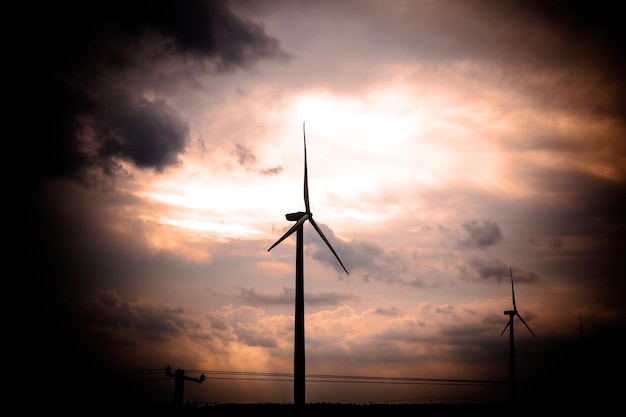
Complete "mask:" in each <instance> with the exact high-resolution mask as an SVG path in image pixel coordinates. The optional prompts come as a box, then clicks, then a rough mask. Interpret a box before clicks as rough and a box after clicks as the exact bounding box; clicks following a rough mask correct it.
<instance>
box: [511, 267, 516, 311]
mask: <svg viewBox="0 0 626 417" xmlns="http://www.w3.org/2000/svg"><path fill="white" fill-rule="evenodd" d="M509 271H511V296H512V297H513V310H515V311H517V307H516V306H515V288H513V269H512V268H511V264H509Z"/></svg>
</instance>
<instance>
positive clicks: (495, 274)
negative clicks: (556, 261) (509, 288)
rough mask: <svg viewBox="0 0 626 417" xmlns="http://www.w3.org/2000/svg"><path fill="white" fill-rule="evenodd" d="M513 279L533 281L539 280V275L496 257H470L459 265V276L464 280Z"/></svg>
mask: <svg viewBox="0 0 626 417" xmlns="http://www.w3.org/2000/svg"><path fill="white" fill-rule="evenodd" d="M511 270H512V271H513V272H512V274H513V279H514V281H515V282H516V283H518V282H519V283H521V282H525V283H534V282H537V281H538V280H539V276H538V275H537V274H536V273H534V272H531V271H525V270H522V269H519V268H516V267H513V266H511V265H509V264H505V263H504V262H502V261H500V260H498V259H481V258H472V259H470V260H469V261H467V262H466V263H465V264H463V265H462V266H461V277H462V279H463V280H466V281H474V282H494V283H500V282H502V281H509V280H510V279H511Z"/></svg>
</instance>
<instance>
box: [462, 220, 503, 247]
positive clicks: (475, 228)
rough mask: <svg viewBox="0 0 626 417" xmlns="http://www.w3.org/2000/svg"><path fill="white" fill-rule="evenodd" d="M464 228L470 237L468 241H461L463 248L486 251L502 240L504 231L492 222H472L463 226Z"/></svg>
mask: <svg viewBox="0 0 626 417" xmlns="http://www.w3.org/2000/svg"><path fill="white" fill-rule="evenodd" d="M463 228H464V229H465V230H466V231H467V233H468V234H469V236H468V237H467V238H466V239H462V240H461V239H459V241H458V244H459V247H461V248H478V249H485V248H487V247H489V246H494V245H496V244H497V243H499V242H500V241H501V240H502V230H501V229H500V225H499V224H498V223H496V222H494V221H491V220H481V221H480V222H478V221H476V220H471V221H469V222H467V223H465V224H463Z"/></svg>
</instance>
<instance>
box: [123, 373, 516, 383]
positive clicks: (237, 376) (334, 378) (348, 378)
mask: <svg viewBox="0 0 626 417" xmlns="http://www.w3.org/2000/svg"><path fill="white" fill-rule="evenodd" d="M186 372H187V373H188V374H189V373H198V374H204V375H205V376H206V379H207V380H231V381H268V382H292V381H293V374H292V373H284V372H252V371H227V370H217V371H211V370H188V371H186ZM115 375H117V376H118V377H126V378H128V377H134V379H141V378H140V377H141V376H144V377H149V376H156V375H159V376H160V375H164V371H163V369H145V370H134V371H121V372H117V373H115ZM151 379H155V378H151ZM158 379H161V378H158ZM163 379H165V378H163ZM306 379H307V381H309V382H324V383H351V384H382V385H457V386H458V385H466V386H467V385H470V386H504V385H508V384H509V381H499V380H482V379H452V378H411V377H386V376H368V375H333V374H307V375H306Z"/></svg>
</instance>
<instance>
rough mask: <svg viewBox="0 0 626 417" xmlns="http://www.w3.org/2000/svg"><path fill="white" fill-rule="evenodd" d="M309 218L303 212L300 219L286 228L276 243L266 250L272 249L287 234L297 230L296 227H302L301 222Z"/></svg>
mask: <svg viewBox="0 0 626 417" xmlns="http://www.w3.org/2000/svg"><path fill="white" fill-rule="evenodd" d="M308 218H309V215H308V214H305V215H304V216H302V217H300V219H299V220H298V221H297V222H296V223H295V224H294V225H293V226H291V228H290V229H289V230H287V232H285V234H284V235H283V237H281V238H280V239H278V240H277V241H276V243H274V244H273V245H272V246H270V248H269V249H268V250H267V251H268V252H269V251H271V250H272V249H274V246H276V245H278V244H279V243H280V242H282V241H283V240H285V239H286V238H287V237H288V236H289V235H291V234H292V233H293V232H295V231H296V230H298V228H300V227H302V223H304V221H305V220H306V219H308Z"/></svg>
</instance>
